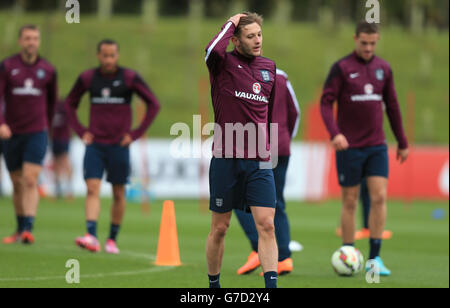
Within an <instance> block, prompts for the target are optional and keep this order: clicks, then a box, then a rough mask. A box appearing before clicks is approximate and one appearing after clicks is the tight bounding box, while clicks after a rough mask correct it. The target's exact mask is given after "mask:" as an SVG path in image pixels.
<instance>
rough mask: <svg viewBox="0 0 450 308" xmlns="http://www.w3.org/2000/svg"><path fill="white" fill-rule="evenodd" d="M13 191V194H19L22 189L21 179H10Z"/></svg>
mask: <svg viewBox="0 0 450 308" xmlns="http://www.w3.org/2000/svg"><path fill="white" fill-rule="evenodd" d="M12 185H13V193H14V194H15V195H20V194H21V193H22V191H23V181H22V179H15V180H13V181H12Z"/></svg>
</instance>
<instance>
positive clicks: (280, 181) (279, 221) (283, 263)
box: [273, 156, 293, 274]
mask: <svg viewBox="0 0 450 308" xmlns="http://www.w3.org/2000/svg"><path fill="white" fill-rule="evenodd" d="M288 166H289V157H288V156H286V157H279V161H278V166H277V167H276V168H275V169H274V170H273V175H274V179H275V187H276V192H277V208H276V211H275V236H276V238H277V243H278V261H279V263H278V274H287V273H289V272H291V271H292V270H293V264H292V259H291V250H290V249H289V243H290V242H291V231H290V226H289V219H288V216H287V213H286V201H285V199H284V187H285V185H286V175H287V169H288Z"/></svg>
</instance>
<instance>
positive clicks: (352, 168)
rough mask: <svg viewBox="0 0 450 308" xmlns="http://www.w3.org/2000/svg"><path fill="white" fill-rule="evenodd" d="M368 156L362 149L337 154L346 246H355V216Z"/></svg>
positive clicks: (343, 237) (342, 223) (342, 221)
mask: <svg viewBox="0 0 450 308" xmlns="http://www.w3.org/2000/svg"><path fill="white" fill-rule="evenodd" d="M366 158H367V157H366V154H365V153H364V152H363V151H361V150H360V149H348V150H345V151H338V152H336V165H337V172H338V180H339V184H340V186H341V193H342V213H341V227H342V240H343V244H344V245H351V246H353V245H354V244H355V231H356V223H355V215H356V210H357V207H358V200H359V191H360V184H361V181H362V179H363V166H364V163H365V160H366Z"/></svg>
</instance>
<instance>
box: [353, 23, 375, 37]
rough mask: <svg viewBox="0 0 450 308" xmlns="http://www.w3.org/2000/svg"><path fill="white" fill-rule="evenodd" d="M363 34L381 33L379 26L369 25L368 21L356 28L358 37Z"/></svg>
mask: <svg viewBox="0 0 450 308" xmlns="http://www.w3.org/2000/svg"><path fill="white" fill-rule="evenodd" d="M361 33H366V34H375V33H380V30H379V28H378V25H377V24H375V23H368V22H367V21H361V22H360V23H358V25H357V26H356V36H357V37H359V35H360V34H361Z"/></svg>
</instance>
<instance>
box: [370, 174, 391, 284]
mask: <svg viewBox="0 0 450 308" xmlns="http://www.w3.org/2000/svg"><path fill="white" fill-rule="evenodd" d="M387 183H388V180H387V178H384V177H369V178H368V186H369V191H370V198H371V202H372V206H371V210H370V218H369V227H370V252H369V258H368V259H369V260H370V262H376V263H377V266H378V269H379V273H380V275H382V276H389V275H391V271H390V270H389V269H388V268H387V267H386V266H385V265H384V263H383V261H382V259H381V258H380V251H381V246H382V241H383V233H384V230H385V226H386V217H387V204H386V200H387ZM368 267H370V266H368ZM368 270H369V269H368Z"/></svg>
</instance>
